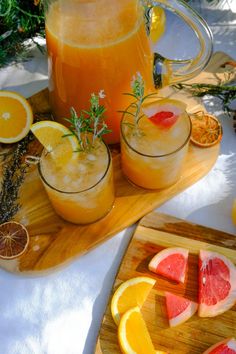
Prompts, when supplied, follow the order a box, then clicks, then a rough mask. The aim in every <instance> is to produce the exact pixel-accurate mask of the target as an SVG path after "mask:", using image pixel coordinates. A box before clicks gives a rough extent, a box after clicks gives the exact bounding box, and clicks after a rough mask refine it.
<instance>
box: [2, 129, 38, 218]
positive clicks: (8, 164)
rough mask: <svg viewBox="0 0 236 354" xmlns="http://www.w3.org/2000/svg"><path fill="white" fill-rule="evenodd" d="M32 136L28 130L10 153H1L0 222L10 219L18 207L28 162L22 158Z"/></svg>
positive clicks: (26, 151)
mask: <svg viewBox="0 0 236 354" xmlns="http://www.w3.org/2000/svg"><path fill="white" fill-rule="evenodd" d="M33 139H34V136H33V134H32V133H31V132H30V133H29V134H28V135H27V136H26V137H25V138H24V139H22V140H21V141H20V142H18V143H17V144H16V145H15V146H14V147H13V151H12V152H11V153H9V152H8V153H7V156H4V155H3V158H4V157H5V158H6V160H5V161H4V162H3V167H2V178H1V190H0V223H4V222H7V221H9V220H11V219H12V218H13V217H14V215H15V214H16V213H17V212H18V210H19V209H20V204H19V190H20V187H21V185H22V183H23V181H24V178H25V174H26V172H27V171H28V168H29V164H27V163H26V162H25V160H24V158H25V156H26V154H27V153H28V150H29V143H30V142H31V141H33Z"/></svg>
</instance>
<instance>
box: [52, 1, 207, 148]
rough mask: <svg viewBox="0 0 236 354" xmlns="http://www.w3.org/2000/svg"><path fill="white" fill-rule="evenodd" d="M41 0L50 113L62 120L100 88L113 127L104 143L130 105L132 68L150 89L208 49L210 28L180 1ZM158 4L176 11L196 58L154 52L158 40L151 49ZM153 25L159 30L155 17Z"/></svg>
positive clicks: (195, 65) (192, 65) (182, 76)
mask: <svg viewBox="0 0 236 354" xmlns="http://www.w3.org/2000/svg"><path fill="white" fill-rule="evenodd" d="M45 5H46V41H47V48H48V59H49V60H48V62H49V64H48V68H49V93H50V102H51V106H52V111H53V115H54V117H55V119H56V120H58V121H60V122H61V123H63V124H66V121H65V119H64V117H68V116H69V115H70V108H71V107H74V109H75V110H76V111H77V112H80V111H81V110H83V109H86V108H87V107H88V105H89V98H90V96H91V93H93V92H94V93H99V92H100V93H101V97H103V96H105V97H104V98H101V100H102V101H101V104H103V105H104V106H105V107H106V122H107V124H108V127H109V129H111V130H112V132H111V133H110V134H108V135H107V136H106V138H105V140H106V142H108V143H117V142H119V137H120V132H119V130H120V120H121V114H120V113H119V112H118V111H120V110H124V109H125V108H126V107H127V106H128V105H129V104H130V97H129V96H128V95H124V94H123V93H127V92H130V90H131V88H130V84H131V81H132V78H133V76H134V75H135V74H136V73H137V72H139V73H140V74H141V75H142V77H143V79H144V81H145V87H146V89H147V93H150V92H153V91H154V90H155V89H156V88H158V87H160V86H162V85H167V84H170V83H173V82H178V81H183V80H186V79H188V78H190V77H193V76H194V75H196V74H198V73H199V72H200V71H201V70H202V69H203V68H204V66H205V65H206V64H207V62H208V60H209V58H210V56H211V53H212V35H211V31H210V30H209V28H208V26H207V25H206V23H205V22H204V20H202V19H201V18H200V17H199V16H198V15H197V14H196V13H195V12H194V11H193V10H192V9H191V8H190V7H188V6H187V5H186V4H185V3H184V2H181V1H176V0H168V1H166V0H159V1H144V0H143V1H140V0H109V1H107V0H45ZM157 6H158V7H161V8H162V9H163V10H162V11H167V10H168V11H171V12H172V13H174V14H176V15H177V16H178V17H179V18H181V19H183V21H184V22H185V23H186V24H187V25H188V26H190V28H191V29H192V31H194V33H195V36H196V38H197V41H198V44H199V50H198V53H197V54H196V55H195V57H193V58H191V59H184V60H171V59H169V58H168V59H166V58H167V57H168V53H167V55H166V56H165V57H166V58H164V57H163V56H162V55H160V53H158V42H157V50H155V53H154V52H153V48H152V41H151V40H150V38H149V35H148V34H149V32H150V25H152V21H153V18H154V20H155V21H156V19H155V16H153V13H154V14H155V11H154V8H155V7H157ZM153 11H154V12H153ZM160 25H161V24H160ZM155 26H156V28H157V29H156V30H157V31H158V30H159V32H160V28H159V29H158V26H159V24H158V22H157V21H156V22H155ZM155 26H153V27H155ZM165 31H166V32H168V28H166V29H165ZM159 34H160V33H159ZM171 36H172V33H171ZM157 37H158V36H157ZM174 40H175V33H173V41H174Z"/></svg>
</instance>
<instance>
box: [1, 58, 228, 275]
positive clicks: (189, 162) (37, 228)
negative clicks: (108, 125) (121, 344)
mask: <svg viewBox="0 0 236 354" xmlns="http://www.w3.org/2000/svg"><path fill="white" fill-rule="evenodd" d="M230 60H231V59H230V58H229V57H228V56H227V55H226V54H224V53H216V54H215V55H214V56H213V58H212V60H211V62H210V63H209V65H208V67H207V68H206V70H205V71H204V72H203V73H201V74H200V75H199V76H198V77H197V78H195V82H206V81H208V82H212V83H216V82H217V80H218V79H219V78H221V79H222V78H223V77H224V76H225V73H226V71H228V70H229V68H231V69H232V66H231V65H230V64H226V63H228V62H229V61H230ZM161 93H162V94H163V96H170V97H175V98H178V99H180V100H184V101H185V102H186V103H187V110H188V111H189V112H195V111H199V110H202V109H204V108H203V106H202V104H201V101H200V100H198V99H196V98H192V97H190V96H189V95H188V94H187V93H184V92H181V93H177V94H176V93H175V92H174V91H173V89H169V88H168V89H165V90H162V92H161ZM29 101H30V103H31V105H32V107H33V111H34V113H35V115H37V116H40V117H41V118H44V119H45V118H48V117H49V116H50V115H51V113H50V107H49V103H48V90H47V89H45V90H44V91H41V92H39V93H38V94H36V95H34V96H32V97H31V98H30V99H29ZM112 153H113V165H114V174H115V189H116V201H115V205H114V208H113V209H112V211H111V212H110V213H109V215H107V216H106V217H105V218H104V219H102V220H101V221H99V222H96V223H94V224H92V225H89V226H78V225H74V224H70V223H67V222H65V221H63V220H62V219H61V218H59V217H58V216H57V215H56V214H55V212H54V210H53V208H52V206H51V204H50V202H49V200H48V198H47V195H46V193H45V191H44V188H43V186H42V183H41V181H40V179H39V175H38V171H37V169H32V171H31V172H30V173H29V174H28V175H27V178H26V180H25V182H24V184H23V186H22V188H21V198H20V202H21V205H22V207H21V209H20V211H19V213H18V214H17V215H16V218H15V219H16V220H18V221H20V222H22V223H23V224H24V225H25V226H26V227H27V228H28V230H29V234H30V243H29V247H28V250H27V251H26V252H25V253H24V254H23V255H22V256H21V257H19V258H18V259H15V260H11V261H6V260H1V261H0V266H1V267H2V268H4V269H6V270H8V271H11V272H14V273H22V272H28V273H32V272H33V273H36V272H43V271H48V270H49V269H54V268H55V267H58V266H61V265H64V264H65V263H67V262H68V261H71V260H73V259H74V258H75V257H78V256H80V255H82V254H84V253H86V252H88V251H89V250H91V249H92V248H94V247H96V246H97V245H99V244H100V243H101V242H104V241H105V240H107V239H108V238H109V237H111V236H112V235H114V234H116V233H117V232H118V231H120V230H122V229H124V228H126V227H128V226H129V225H131V224H133V223H135V222H136V221H137V220H139V219H140V218H141V217H142V216H144V215H145V214H147V213H148V212H150V211H152V210H153V209H154V208H155V207H158V206H160V205H161V204H162V203H164V202H165V201H167V200H168V199H170V198H172V197H173V196H175V195H176V194H178V193H180V192H181V191H183V190H185V189H186V188H188V187H189V186H191V185H192V184H194V183H195V182H197V181H198V180H199V179H200V178H202V177H203V176H205V175H206V174H207V173H208V172H209V171H210V170H211V168H212V167H213V165H214V164H215V162H216V159H217V157H218V153H219V145H216V146H214V147H212V148H209V149H201V148H197V147H194V146H192V145H191V146H190V149H189V153H188V156H187V159H186V162H185V165H184V169H183V173H182V177H181V179H180V181H179V182H178V183H176V184H175V185H174V186H172V187H170V188H167V189H165V190H161V191H145V190H143V189H140V188H137V187H134V186H132V185H131V184H129V183H128V182H127V181H126V179H125V178H124V177H123V175H122V171H121V168H120V156H119V149H117V148H113V149H112Z"/></svg>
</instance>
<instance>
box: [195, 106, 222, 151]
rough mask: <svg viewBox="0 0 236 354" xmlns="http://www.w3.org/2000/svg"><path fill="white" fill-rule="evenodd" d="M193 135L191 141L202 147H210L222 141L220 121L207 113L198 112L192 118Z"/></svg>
mask: <svg viewBox="0 0 236 354" xmlns="http://www.w3.org/2000/svg"><path fill="white" fill-rule="evenodd" d="M190 118H191V122H192V134H191V138H190V140H191V141H192V143H193V144H195V145H197V146H200V147H210V146H213V145H215V144H217V143H218V142H220V140H221V139H222V135H223V131H222V126H221V124H220V122H219V121H218V119H217V118H216V117H215V116H213V115H211V114H209V113H205V112H197V113H195V114H193V115H191V116H190Z"/></svg>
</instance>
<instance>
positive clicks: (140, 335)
mask: <svg viewBox="0 0 236 354" xmlns="http://www.w3.org/2000/svg"><path fill="white" fill-rule="evenodd" d="M118 340H119V344H120V346H121V350H122V353H126V354H130V353H134V354H135V353H137V354H155V353H156V351H155V349H154V346H153V343H152V340H151V337H150V335H149V332H148V329H147V327H146V323H145V321H144V319H143V317H142V315H141V312H140V309H139V307H137V306H136V307H133V308H131V309H130V310H128V311H127V312H125V313H124V314H123V316H122V317H121V320H120V324H119V327H118Z"/></svg>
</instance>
